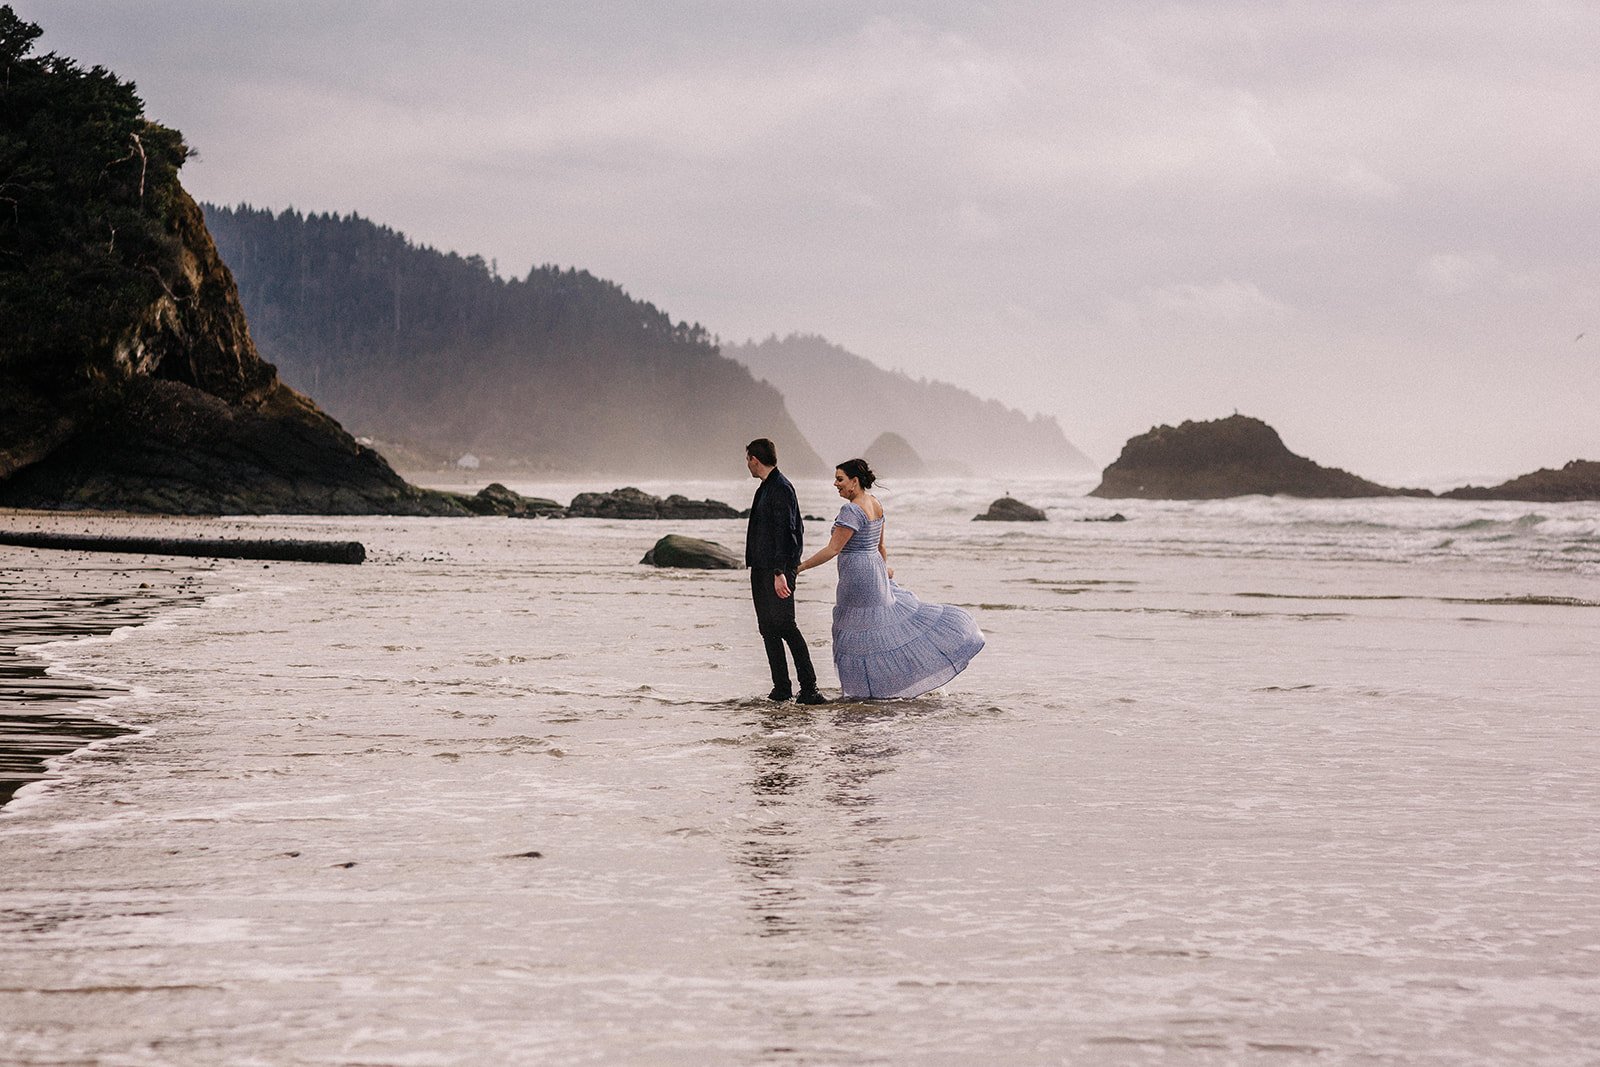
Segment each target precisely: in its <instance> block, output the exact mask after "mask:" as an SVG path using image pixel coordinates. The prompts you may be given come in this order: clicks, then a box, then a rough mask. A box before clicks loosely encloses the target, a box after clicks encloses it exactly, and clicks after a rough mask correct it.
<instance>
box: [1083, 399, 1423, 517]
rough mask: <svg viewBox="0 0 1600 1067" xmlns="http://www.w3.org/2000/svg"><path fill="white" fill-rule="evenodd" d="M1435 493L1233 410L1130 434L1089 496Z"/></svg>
mask: <svg viewBox="0 0 1600 1067" xmlns="http://www.w3.org/2000/svg"><path fill="white" fill-rule="evenodd" d="M1255 494H1262V495H1267V496H1274V495H1282V496H1300V497H1369V496H1432V495H1433V494H1432V493H1429V492H1428V491H1427V490H1425V489H1391V488H1389V487H1387V486H1382V485H1378V484H1377V483H1376V482H1369V481H1367V480H1366V479H1365V478H1358V477H1356V476H1355V475H1354V474H1351V473H1349V472H1348V471H1342V470H1339V469H1338V468H1336V467H1323V466H1320V465H1319V464H1317V463H1314V462H1312V461H1311V460H1309V459H1306V458H1305V457H1304V456H1297V455H1295V454H1294V453H1293V452H1290V451H1289V449H1288V448H1287V447H1285V445H1284V443H1283V440H1282V439H1281V438H1280V437H1279V436H1278V432H1277V431H1276V430H1274V429H1273V428H1272V427H1270V426H1268V425H1267V424H1266V423H1264V422H1262V421H1261V420H1260V419H1253V418H1250V417H1249V416H1246V415H1233V416H1230V417H1229V418H1226V419H1217V420H1215V421H1212V422H1185V423H1184V424H1183V425H1181V426H1156V427H1154V428H1152V429H1151V430H1150V432H1149V433H1145V434H1140V435H1139V436H1138V437H1134V438H1131V439H1129V441H1128V443H1127V444H1126V445H1124V446H1123V448H1122V455H1120V456H1118V457H1117V460H1116V462H1114V463H1112V464H1111V465H1110V466H1109V467H1107V468H1106V469H1105V472H1104V473H1103V474H1102V476H1101V480H1100V484H1099V485H1098V486H1097V487H1096V488H1095V489H1094V490H1093V491H1092V492H1091V493H1090V494H1089V495H1090V496H1098V497H1108V498H1112V499H1121V498H1126V497H1135V498H1140V499H1144V500H1213V499H1219V498H1223V497H1232V496H1251V495H1255Z"/></svg>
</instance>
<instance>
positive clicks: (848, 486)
mask: <svg viewBox="0 0 1600 1067" xmlns="http://www.w3.org/2000/svg"><path fill="white" fill-rule="evenodd" d="M833 487H834V488H835V489H837V490H839V495H840V496H842V497H844V498H845V499H846V500H854V499H855V498H856V497H858V496H860V495H861V479H860V478H851V477H849V476H848V475H846V474H845V472H844V471H842V470H840V469H838V468H834V472H833Z"/></svg>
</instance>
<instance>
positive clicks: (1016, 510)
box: [972, 496, 1046, 522]
mask: <svg viewBox="0 0 1600 1067" xmlns="http://www.w3.org/2000/svg"><path fill="white" fill-rule="evenodd" d="M1045 518H1046V516H1045V513H1044V512H1042V511H1040V510H1039V509H1038V508H1036V507H1033V506H1031V505H1028V504H1024V503H1023V502H1022V501H1020V500H1017V499H1015V498H1013V497H1009V496H1003V497H1001V498H1000V499H999V500H996V501H995V502H994V503H993V504H990V505H989V510H988V511H986V512H984V513H983V514H982V515H974V516H972V521H973V522H1044V521H1045Z"/></svg>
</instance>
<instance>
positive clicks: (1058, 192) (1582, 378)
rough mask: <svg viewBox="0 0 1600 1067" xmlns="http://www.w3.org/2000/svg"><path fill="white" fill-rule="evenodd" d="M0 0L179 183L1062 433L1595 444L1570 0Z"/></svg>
mask: <svg viewBox="0 0 1600 1067" xmlns="http://www.w3.org/2000/svg"><path fill="white" fill-rule="evenodd" d="M13 3H14V6H15V7H16V9H17V11H18V13H19V14H21V15H22V16H23V17H24V18H27V19H29V20H31V21H34V22H38V23H40V24H41V25H42V26H43V27H44V29H45V36H44V38H43V41H42V47H43V48H44V49H48V50H55V51H59V52H62V53H64V54H67V55H71V56H73V57H75V58H77V59H79V60H80V61H83V62H85V63H100V64H104V65H105V66H108V67H110V68H111V69H113V70H115V71H116V72H117V73H118V74H120V75H122V76H123V77H126V78H129V79H131V80H133V81H134V82H136V83H137V84H138V86H139V89H140V91H141V94H142V95H143V97H144V99H145V102H146V106H147V111H148V112H149V114H150V115H151V117H152V118H154V119H156V120H157V121H160V122H163V123H166V124H167V125H170V126H174V127H176V128H178V129H180V130H182V131H183V133H184V135H185V136H186V138H187V139H188V141H189V143H190V144H191V145H193V146H194V147H195V148H196V149H198V150H199V152H200V157H199V158H198V159H196V160H194V161H192V162H191V163H190V164H189V165H188V166H187V167H186V168H185V171H184V178H185V183H186V185H187V186H188V188H189V189H190V190H191V192H193V193H194V194H195V195H196V196H197V197H199V198H201V199H207V200H212V201H217V202H222V203H238V202H248V203H251V204H254V205H257V206H262V207H270V208H274V209H281V208H284V207H288V206H291V205H292V206H294V207H297V208H300V209H302V210H307V211H336V212H341V213H343V212H349V211H355V212H358V213H360V214H362V215H365V216H367V217H369V218H372V219H374V220H376V221H378V222H381V223H385V224H387V225H390V226H393V227H395V228H397V229H399V230H402V231H403V232H405V233H406V234H408V235H409V236H411V237H412V238H413V239H415V240H417V241H419V242H423V243H427V244H431V245H433V246H435V247H438V248H442V249H447V250H455V251H459V252H461V253H463V254H471V253H478V254H481V255H483V256H484V257H485V258H488V259H493V260H496V261H497V262H498V264H499V269H500V271H501V273H502V274H506V275H512V274H524V273H526V272H527V270H528V269H529V268H530V267H531V266H533V265H535V264H543V263H557V264H561V265H563V266H568V265H572V266H578V267H582V268H585V269H588V270H590V271H592V272H594V273H595V274H598V275H600V276H602V277H605V278H609V279H612V280H615V281H617V282H619V283H621V284H622V285H623V286H624V287H625V288H626V289H627V290H628V291H629V292H630V293H632V294H633V295H634V296H636V297H639V298H642V299H646V300H649V301H652V302H653V303H655V304H656V305H657V306H659V307H661V308H663V309H665V310H666V311H667V312H669V313H670V314H671V315H672V316H673V317H674V318H679V319H686V320H691V321H699V322H701V323H703V324H705V325H706V326H707V327H708V328H709V329H711V330H712V331H713V332H715V333H718V334H720V335H721V336H722V337H723V338H724V339H728V340H743V339H745V338H747V337H762V336H765V335H767V334H769V333H778V334H780V335H781V334H785V333H789V332H791V331H802V332H812V333H820V334H822V335H824V336H826V337H827V338H829V339H830V340H833V341H835V342H837V343H839V344H842V345H844V346H845V347H847V348H849V349H850V350H851V351H854V352H856V353H858V354H859V355H863V356H866V357H867V358H869V359H871V360H873V361H874V362H876V363H879V364H881V365H883V366H887V367H893V368H898V369H902V370H905V371H908V372H910V373H912V374H914V375H927V376H929V377H936V378H942V379H946V380H948V381H952V382H955V383H956V384H958V385H961V386H964V387H966V388H969V389H972V390H973V391H975V392H978V393H980V394H982V395H985V396H992V397H995V398H998V399H1000V400H1002V401H1005V402H1007V403H1009V404H1013V405H1016V406H1019V407H1022V408H1023V409H1025V410H1028V411H1040V412H1045V413H1047V414H1050V415H1054V416H1056V417H1057V418H1058V419H1059V420H1060V422H1061V425H1062V427H1063V429H1065V431H1066V432H1067V435H1068V437H1070V438H1071V439H1072V440H1073V441H1074V442H1075V443H1077V444H1078V445H1080V446H1081V447H1082V448H1084V449H1085V450H1086V451H1088V452H1089V453H1090V455H1091V456H1093V457H1094V458H1095V459H1096V460H1097V461H1099V462H1101V463H1105V462H1109V461H1110V460H1111V459H1112V458H1114V457H1115V455H1116V453H1117V451H1118V450H1119V449H1120V448H1121V445H1122V442H1123V441H1124V440H1125V439H1126V438H1128V437H1129V436H1131V435H1133V434H1136V433H1140V432H1143V431H1144V430H1146V429H1148V428H1149V427H1150V426H1151V425H1152V424H1154V423H1157V422H1173V423H1175V422H1179V421H1182V420H1183V419H1186V418H1196V419H1203V418H1216V417H1219V416H1222V415H1227V414H1230V413H1232V412H1233V411H1234V410H1235V409H1237V410H1239V411H1241V412H1244V413H1246V414H1253V415H1257V416H1260V417H1262V418H1264V419H1266V420H1267V421H1268V422H1270V423H1272V424H1273V425H1274V426H1276V427H1277V428H1278V430H1279V431H1280V432H1281V433H1282V434H1283V436H1284V439H1285V440H1286V442H1287V443H1288V444H1289V446H1290V447H1291V448H1292V449H1294V450H1295V451H1297V452H1300V453H1301V454H1305V455H1309V456H1311V457H1312V458H1314V459H1316V460H1318V461H1320V462H1323V463H1328V464H1333V465H1337V466H1343V467H1347V468H1349V469H1352V470H1354V471H1356V472H1357V473H1360V474H1363V475H1366V476H1369V477H1375V478H1378V479H1379V480H1403V479H1405V478H1408V477H1411V478H1421V477H1424V476H1433V477H1438V476H1444V475H1450V474H1454V473H1462V474H1469V473H1470V474H1497V475H1510V474H1514V473H1520V472H1522V471H1526V470H1531V469H1533V468H1535V467H1539V466H1554V465H1559V464H1561V463H1562V462H1564V461H1566V460H1568V459H1573V458H1578V457H1584V458H1590V459H1600V241H1597V238H1600V135H1597V132H1596V131H1597V127H1600V118H1597V116H1600V4H1596V3H1594V2H1592V0H1572V2H1541V0H1519V2H1516V3H1506V2H1504V0H1496V2H1492V3H1473V2H1470V0H1450V2H1442V0H1441V2H1414V3H1387V2H1382V0H1362V2H1360V3H1327V2H1315V0H1306V2H1290V3H1284V2H1264V0H1263V2H1253V0H1215V2H1208V3H1164V2H1149V3H1143V2H1137V0H1117V2H1108V3H1098V2H1087V3H1074V2H1069V0H1038V2H1019V3H992V4H983V3H975V2H971V0H965V2H951V3H939V2H933V3H905V4H887V3H874V2H867V0H857V2H838V3H799V2H796V3H761V2H756V0H733V2H727V3H711V2H705V3H691V2H676V0H674V2H659V3H635V4H625V3H619V4H612V3H604V2H596V0H581V2H575V3H566V2H562V3H541V2H538V0H516V2H505V3H499V2H472V0H460V2H456V3H451V4H441V3H438V2H437V0H428V2H417V0H390V2H373V3H326V2H316V3H302V2H288V0H273V2H270V3H269V2H260V3H243V2H225V0H152V2H131V0H130V2H120V0H118V2H110V0H20V2H17V0H13ZM1580 334H1583V335H1584V336H1582V337H1579V335H1580ZM815 387H816V388H817V389H819V390H827V389H829V388H830V386H829V383H828V382H826V381H819V382H817V383H816V386H815ZM839 402H840V403H841V404H848V403H851V402H852V398H850V397H847V396H841V397H839Z"/></svg>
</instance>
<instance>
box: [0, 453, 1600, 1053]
mask: <svg viewBox="0 0 1600 1067" xmlns="http://www.w3.org/2000/svg"><path fill="white" fill-rule="evenodd" d="M485 480H487V479H485ZM510 484H511V486H512V488H514V489H517V490H519V491H522V492H525V493H529V494H534V495H543V496H550V497H554V498H556V499H559V500H562V501H565V500H567V499H569V498H570V497H571V496H572V495H573V494H574V493H576V492H578V491H580V490H581V489H601V488H611V486H607V485H598V484H588V485H584V486H572V485H553V484H534V483H516V482H511V483H510ZM797 485H798V488H799V489H800V492H801V503H802V509H803V510H804V511H805V512H806V513H807V514H808V515H815V516H822V517H824V521H822V522H813V523H809V524H808V545H809V546H810V547H811V548H814V547H817V546H820V545H821V544H822V543H823V541H824V539H825V537H826V532H827V526H828V522H827V519H831V516H832V515H833V514H834V513H835V512H836V511H837V507H838V501H837V499H836V498H835V497H834V496H833V494H832V491H831V487H830V486H829V485H828V484H827V483H826V482H825V481H823V480H820V479H819V480H817V481H815V482H814V483H813V482H809V481H806V482H798V483H797ZM1091 485H1092V481H1085V480H1082V479H1043V478H1039V479H1025V478H1017V479H1012V480H1008V481H1007V482H1005V483H1004V484H1002V483H1000V482H997V481H993V480H979V479H966V480H948V479H947V480H932V479H929V480H903V481H898V482H897V481H895V480H893V479H890V480H889V482H888V484H887V486H886V487H884V491H883V492H882V493H880V497H881V499H882V500H883V502H884V505H885V507H886V509H887V512H888V519H889V522H888V526H887V529H886V537H887V539H888V545H889V551H890V562H891V564H892V565H893V566H894V567H895V568H896V577H897V580H898V581H899V582H900V583H901V584H902V585H904V586H906V587H908V588H910V589H912V590H913V591H915V592H916V593H917V594H918V595H919V596H920V597H922V598H923V599H925V600H934V601H939V602H944V603H955V604H960V605H962V606H964V607H965V608H967V609H968V610H969V611H971V612H972V613H973V615H974V616H975V617H976V618H977V620H978V622H979V624H980V626H982V628H983V629H984V632H985V634H986V635H987V638H988V647H987V648H986V649H985V650H984V652H983V653H982V654H980V655H979V656H978V658H977V659H976V660H975V661H974V662H973V664H972V666H971V667H970V668H969V669H968V670H967V672H966V673H964V674H963V675H961V676H960V677H959V678H957V679H956V680H955V681H954V682H953V683H951V684H950V685H949V686H947V687H946V688H945V689H944V690H942V691H939V692H937V693H934V694H931V695H929V696H926V697H923V698H919V699H916V700H907V701H891V702H881V703H842V702H837V703H833V704H830V705H826V706H823V707H818V708H807V707H800V706H797V705H794V704H792V703H791V704H781V705H777V704H772V703H769V702H768V701H766V700H765V699H764V695H765V692H766V690H767V688H768V686H769V684H770V683H769V681H768V679H767V677H766V669H765V660H764V657H763V654H762V650H761V644H760V641H759V639H758V638H757V635H756V633H755V621H754V615H753V612H752V610H751V606H750V603H749V587H748V578H747V576H746V575H745V574H743V573H742V572H737V571H664V570H655V569H653V568H650V567H645V566H641V565H640V564H639V562H638V561H639V559H640V557H641V556H642V555H643V554H644V552H645V550H646V549H648V548H649V547H650V546H651V545H652V544H653V543H654V541H655V540H656V538H658V537H660V536H663V535H664V534H667V533H686V534H690V535H693V536H699V537H705V538H708V539H711V540H715V541H719V542H721V543H723V544H725V545H728V546H729V547H732V548H735V549H739V548H740V547H741V545H742V538H743V523H742V522H737V521H701V522H626V521H605V520H588V519H582V520H512V519H503V518H485V519H396V518H299V517H295V518H289V517H260V518H256V517H244V518H228V519H218V520H160V519H114V518H85V517H82V516H71V515H52V516H38V515H27V516H21V515H15V514H13V515H6V516H0V524H3V525H6V526H7V527H8V528H9V527H13V526H14V527H26V528H33V527H39V528H51V529H59V530H63V531H72V532H92V531H96V530H116V531H126V532H131V533H145V532H151V531H154V530H160V531H161V532H164V533H176V534H185V533H189V534H194V535H197V536H199V535H204V536H228V535H244V536H281V537H326V538H338V539H355V540H360V541H362V542H364V543H365V544H366V546H367V549H368V553H369V559H368V562H367V563H366V564H364V565H362V566H359V567H345V566H329V565H311V564H285V563H272V564H263V563H259V562H255V563H252V562H248V561H206V560H180V559H168V558H158V557H141V556H92V555H85V554H81V553H64V552H44V551H39V550H27V549H16V548H0V575H3V577H0V594H3V596H4V597H5V602H6V605H7V606H6V608H5V610H3V611H0V653H3V655H0V668H4V669H0V680H5V679H9V682H8V684H7V685H5V686H0V719H3V718H4V717H5V716H7V715H9V716H10V717H11V718H13V719H14V720H15V721H17V722H19V723H23V724H24V725H23V726H19V727H17V728H16V729H14V730H13V731H12V736H13V743H12V744H11V746H10V749H11V750H10V751H9V752H8V753H7V755H6V756H5V757H4V759H0V772H8V773H11V774H12V775H13V777H14V779H15V781H16V784H17V785H18V786H19V788H18V791H17V792H16V795H15V798H14V799H13V800H12V801H11V802H10V803H9V804H7V805H6V806H5V807H4V808H0V869H3V870H4V872H5V877H4V878H3V879H0V1062H3V1063H5V1064H8V1065H12V1064H14V1065H45V1064H51V1065H56V1064H67V1063H70V1064H108V1065H110V1064H114V1065H118V1067H134V1065H139V1067H142V1065H155V1064H163V1065H164V1064H184V1065H188V1064H196V1065H200V1064H206V1065H211V1064H229V1065H255V1064H260V1065H280V1064H293V1065H299V1064H305V1065H351V1067H354V1065H376V1064H393V1065H407V1067H432V1065H455V1064H462V1065H466V1064H473V1065H480V1064H525V1063H560V1064H588V1063H594V1064H618V1063H630V1064H631V1063H641V1064H693V1065H696V1067H700V1065H707V1064H903V1063H905V1064H952V1065H953V1064H971V1063H1017V1064H1033V1063H1082V1064H1146V1063H1165V1064H1170V1063H1184V1064H1191V1063H1192V1064H1234V1063H1261V1064H1272V1065H1279V1064H1284V1065H1292V1064H1302V1063H1303V1064H1318V1065H1323V1064H1372V1063H1384V1064H1391V1063H1393V1064H1419V1065H1430V1067H1431V1065H1447V1064H1507V1063H1516V1064H1551V1065H1554V1064H1573V1065H1578V1064H1593V1063H1595V1062H1600V893H1597V892H1596V886H1597V885H1600V731H1597V729H1596V726H1597V723H1600V696H1597V694H1600V504H1594V503H1584V504H1560V505H1548V504H1538V505H1535V504H1526V503H1478V502H1451V501H1439V500H1417V499H1395V500H1351V501H1300V500H1289V499H1281V498H1274V499H1266V498H1245V499H1239V500H1230V501H1216V502H1198V503H1191V502H1145V501H1126V500H1125V501H1104V500H1096V499H1090V498H1087V497H1085V496H1083V495H1082V494H1083V493H1084V492H1085V491H1086V490H1087V489H1088V488H1089V487H1090V486H1091ZM640 487H641V488H644V489H646V490H647V491H650V492H654V493H658V494H661V495H665V494H666V493H669V492H682V493H684V494H685V495H688V496H690V497H693V498H700V497H713V498H716V499H720V500H724V501H728V502H730V503H733V504H734V505H735V506H739V507H742V506H745V504H747V503H748V500H749V496H750V494H751V492H752V491H753V489H754V482H752V481H749V480H747V479H746V480H732V479H730V480H727V481H722V482H714V483H709V482H708V483H689V482H675V483H645V484H641V486H640ZM1007 491H1010V492H1011V493H1013V494H1014V495H1016V496H1017V497H1019V498H1020V499H1022V500H1024V501H1026V502H1028V503H1031V504H1035V505H1038V506H1041V507H1045V508H1046V509H1047V510H1048V512H1049V515H1050V521H1048V522H1045V523H1031V524H998V523H981V522H973V521H971V519H972V516H973V515H975V514H977V513H978V512H980V511H982V510H984V509H985V508H986V507H987V505H988V503H989V501H991V500H992V499H994V498H995V497H998V496H1000V495H1002V493H1004V492H1007ZM1117 513H1120V514H1121V515H1123V516H1124V517H1125V520H1126V521H1120V522H1105V521H1084V520H1102V519H1107V518H1110V517H1111V516H1112V515H1113V514H1117ZM809 550H810V549H809V548H808V551H809ZM832 584H833V568H832V566H831V565H829V566H827V567H825V568H822V569H821V570H819V571H817V572H814V573H813V574H808V575H806V576H804V577H803V578H802V580H801V584H800V590H799V601H798V616H799V622H800V626H801V629H802V630H803V631H804V632H805V634H806V635H807V637H808V639H809V640H810V642H811V644H812V646H813V655H814V658H815V660H816V662H817V665H818V668H819V672H820V674H821V681H822V686H823V689H824V692H827V691H828V690H829V689H830V687H832V691H833V694H834V695H837V682H836V678H835V676H834V674H833V670H832V663H831V658H830V655H829V651H828V648H829V625H830V624H829V618H830V610H831V599H832ZM13 650H14V651H13ZM8 701H9V702H8ZM69 720H70V721H69ZM52 723H56V724H59V728H58V729H52V728H51V724H52ZM75 724H76V725H75ZM17 738H22V740H17ZM41 738H43V739H44V740H41ZM52 739H53V740H52ZM62 739H66V740H62ZM29 746H32V747H31V748H30V747H29ZM52 746H53V747H52ZM0 747H3V745H0ZM30 754H31V755H30ZM30 759H32V763H31V764H30V763H29V760H30ZM40 760H46V761H47V762H45V763H43V764H41V763H40ZM29 767H31V768H32V769H31V770H30V769H29ZM35 779H36V780H35Z"/></svg>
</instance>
